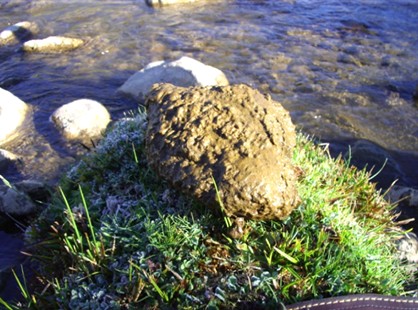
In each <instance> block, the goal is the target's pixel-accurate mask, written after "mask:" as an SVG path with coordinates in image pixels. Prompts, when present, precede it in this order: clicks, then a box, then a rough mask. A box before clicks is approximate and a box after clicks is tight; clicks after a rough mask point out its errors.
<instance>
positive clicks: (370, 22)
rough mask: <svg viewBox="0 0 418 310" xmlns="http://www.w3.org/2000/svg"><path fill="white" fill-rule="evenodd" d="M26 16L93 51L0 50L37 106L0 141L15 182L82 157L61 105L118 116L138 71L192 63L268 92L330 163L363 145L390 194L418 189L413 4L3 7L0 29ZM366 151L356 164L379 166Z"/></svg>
mask: <svg viewBox="0 0 418 310" xmlns="http://www.w3.org/2000/svg"><path fill="white" fill-rule="evenodd" d="M25 20H27V21H30V22H34V23H36V24H37V25H38V28H39V30H38V31H37V32H36V33H33V34H32V38H36V39H41V38H45V37H47V36H51V35H60V36H68V37H75V38H82V39H84V40H86V41H87V44H86V45H85V46H83V47H81V48H79V49H77V50H75V51H71V52H66V53H63V54H31V53H24V52H22V50H21V49H20V45H19V44H16V45H13V46H9V47H0V87H2V88H4V89H6V90H9V91H10V92H12V93H13V94H14V95H16V96H17V97H19V98H21V99H22V100H23V101H25V102H26V103H27V104H29V105H30V107H31V110H32V117H31V118H30V121H29V122H28V123H27V124H26V125H25V127H24V128H23V129H22V135H21V137H20V138H18V139H16V140H15V141H13V142H11V143H9V144H7V145H5V146H2V148H5V149H7V150H9V151H12V152H14V153H17V154H19V155H22V156H23V158H24V162H23V163H22V164H21V165H20V166H17V167H10V168H9V169H7V171H3V172H2V173H1V174H2V175H4V176H5V177H6V178H7V179H9V180H10V181H12V182H13V181H18V180H22V179H38V180H44V181H54V180H56V178H57V177H58V176H59V175H60V173H62V171H63V170H65V168H66V167H68V165H70V164H71V163H72V162H74V161H75V159H76V157H77V156H78V155H79V154H81V153H82V152H83V150H82V148H80V147H79V146H77V145H71V144H68V143H66V142H65V141H63V140H62V138H61V137H60V136H59V135H58V133H57V131H56V130H55V128H54V127H53V125H52V124H51V123H50V122H49V121H48V119H49V117H50V115H51V114H52V113H53V111H54V110H55V109H57V108H58V107H60V106H61V105H63V104H66V103H68V102H70V101H72V100H76V99H80V98H89V99H94V100H97V101H99V102H101V103H103V104H104V105H105V106H106V107H107V108H108V109H109V111H110V112H111V114H112V118H113V119H118V118H120V117H122V116H123V115H124V113H125V112H127V111H130V110H135V109H136V108H137V103H136V102H134V101H132V100H130V99H128V98H124V97H122V96H119V95H117V94H116V90H117V89H118V87H120V86H121V85H122V84H123V83H124V82H125V81H126V80H127V79H128V78H129V77H130V76H131V75H132V74H133V73H135V72H136V71H138V70H140V69H141V68H143V67H144V66H146V65H147V64H148V63H150V62H152V61H157V60H174V59H178V58H180V57H181V56H189V57H193V58H195V59H198V60H200V61H202V62H204V63H205V64H208V65H211V66H214V67H216V68H219V69H220V70H222V71H223V72H224V73H225V74H226V76H227V77H228V79H229V80H230V82H231V83H247V84H249V85H251V86H253V87H255V88H257V89H259V90H260V91H262V92H266V93H270V94H271V96H272V97H273V98H274V99H275V100H277V101H279V102H281V103H282V104H283V105H284V106H285V107H286V108H287V109H288V110H289V111H290V113H291V116H292V119H293V121H294V123H295V124H296V125H297V127H298V128H299V129H300V130H302V131H303V132H305V133H307V134H310V135H314V136H315V137H317V138H319V139H321V141H323V142H329V143H330V149H331V151H332V154H333V155H335V156H336V155H337V154H338V153H340V152H343V153H346V152H348V151H349V146H352V145H355V144H356V143H357V144H359V143H360V144H361V145H364V144H366V145H369V146H370V145H371V146H372V147H373V148H374V149H378V150H381V151H382V153H383V154H385V156H389V157H390V159H391V164H393V165H391V166H390V167H389V168H387V169H386V172H383V174H382V176H383V177H382V178H381V180H380V181H381V182H382V186H383V187H385V186H387V185H388V184H390V183H392V182H393V181H394V179H399V181H398V182H399V184H400V185H405V186H410V187H415V188H418V99H417V97H418V94H417V92H418V89H417V87H418V52H417V51H418V28H417V21H418V1H416V0H390V1H389V0H365V1H352V0H350V1H348V0H283V1H280V0H277V1H270V0H265V1H263V0H252V1H250V0H219V1H215V0H214V1H206V2H202V3H201V4H199V3H197V4H188V5H179V6H174V7H173V6H171V7H166V8H162V9H152V8H149V7H147V6H146V5H145V2H144V1H143V0H124V1H111V0H102V1H98V0H84V1H71V0H70V1H66V0H0V30H2V29H4V28H6V27H7V26H9V25H12V24H15V23H17V22H21V21H25ZM414 96H415V98H414ZM367 154H374V153H373V152H371V153H370V152H369V153H367V152H366V155H364V154H363V156H360V157H359V158H357V159H356V158H354V159H353V160H354V162H355V163H356V162H357V163H358V165H359V166H364V165H365V163H367V162H368V160H369V161H371V162H372V163H373V164H374V165H377V166H378V165H381V164H382V161H379V160H376V158H374V157H373V156H372V155H370V157H368V156H369V155H367ZM370 166H371V165H369V167H370ZM0 243H1V241H0ZM2 251H3V250H2ZM2 256H3V253H1V257H2ZM1 260H2V258H0V265H2V262H1Z"/></svg>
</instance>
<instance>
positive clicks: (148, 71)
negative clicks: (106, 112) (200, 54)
mask: <svg viewBox="0 0 418 310" xmlns="http://www.w3.org/2000/svg"><path fill="white" fill-rule="evenodd" d="M155 83H171V84H173V85H176V86H182V87H189V86H212V85H219V86H225V85H228V84H229V82H228V79H227V78H226V76H225V75H224V74H223V72H222V71H221V70H219V69H217V68H214V67H211V66H208V65H205V64H204V63H201V62H200V61H197V60H195V59H193V58H190V57H181V58H180V59H178V60H175V61H171V62H169V61H156V62H153V63H150V64H149V65H148V66H146V67H145V68H144V69H142V70H141V71H138V72H137V73H135V74H134V75H132V76H131V77H130V78H129V79H128V80H127V81H126V82H125V83H124V84H123V85H122V86H121V87H120V88H119V89H118V92H120V93H122V94H125V95H129V96H131V97H133V98H135V99H136V100H139V101H143V100H144V99H145V97H146V95H147V94H148V92H149V91H150V90H151V88H152V85H154V84H155Z"/></svg>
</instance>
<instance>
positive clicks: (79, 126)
mask: <svg viewBox="0 0 418 310" xmlns="http://www.w3.org/2000/svg"><path fill="white" fill-rule="evenodd" d="M50 120H51V121H52V122H53V123H54V124H55V126H56V127H57V128H58V130H60V131H61V133H62V134H63V135H64V137H65V138H67V139H70V140H73V139H75V140H86V139H87V140H89V139H91V138H98V137H100V136H101V135H102V133H103V131H104V130H105V129H106V127H107V125H108V124H109V122H110V114H109V112H108V111H107V109H106V108H105V107H104V106H103V105H102V104H101V103H99V102H97V101H94V100H90V99H79V100H75V101H72V102H70V103H67V104H65V105H63V106H62V107H60V108H58V109H57V110H55V112H54V113H53V114H52V115H51V118H50Z"/></svg>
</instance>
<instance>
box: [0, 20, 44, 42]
mask: <svg viewBox="0 0 418 310" xmlns="http://www.w3.org/2000/svg"><path fill="white" fill-rule="evenodd" d="M37 32H38V25H36V24H35V23H32V22H28V21H24V22H20V23H17V24H14V25H12V26H10V27H7V28H6V29H4V30H3V31H2V32H1V33H0V45H6V44H15V43H19V42H20V41H22V40H23V39H26V38H28V37H30V36H31V35H33V34H34V33H37Z"/></svg>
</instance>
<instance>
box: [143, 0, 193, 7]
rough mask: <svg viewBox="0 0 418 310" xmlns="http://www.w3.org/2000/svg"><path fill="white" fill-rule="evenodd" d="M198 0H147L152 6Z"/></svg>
mask: <svg viewBox="0 0 418 310" xmlns="http://www.w3.org/2000/svg"><path fill="white" fill-rule="evenodd" d="M197 1H198V0H145V2H146V4H148V5H149V6H152V7H160V6H164V5H170V4H180V3H192V2H197Z"/></svg>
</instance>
